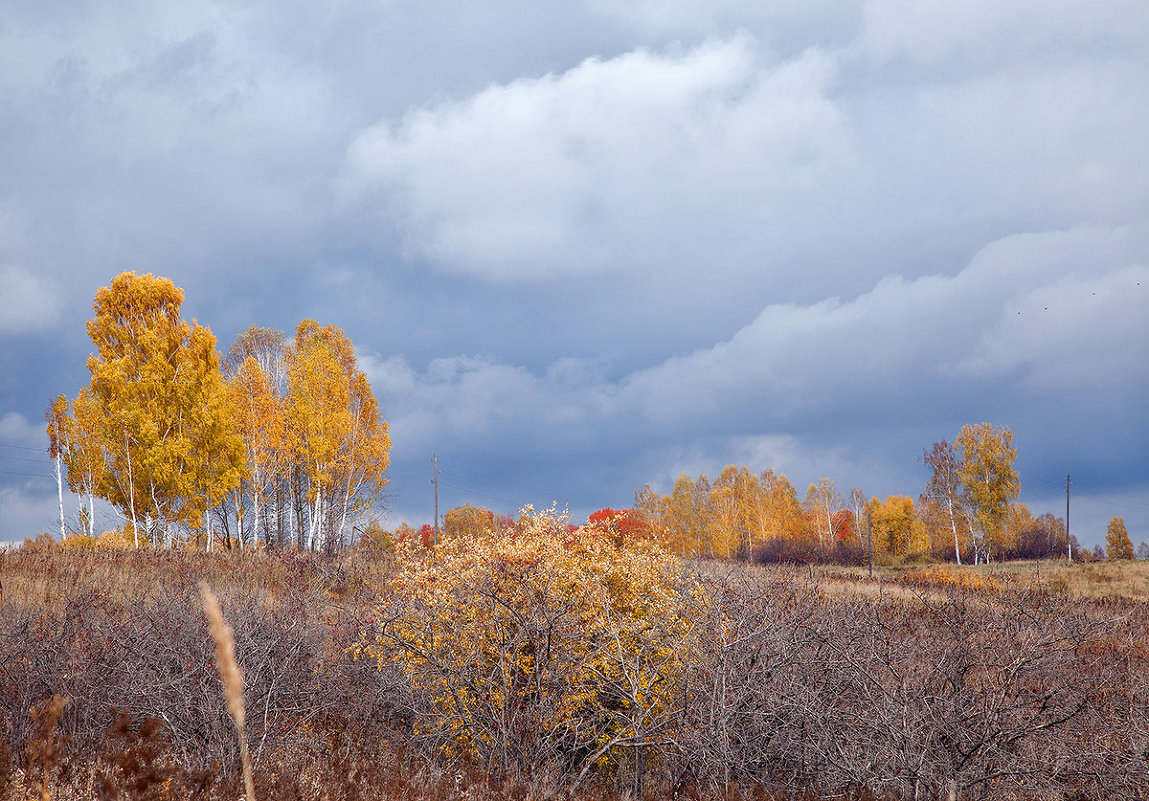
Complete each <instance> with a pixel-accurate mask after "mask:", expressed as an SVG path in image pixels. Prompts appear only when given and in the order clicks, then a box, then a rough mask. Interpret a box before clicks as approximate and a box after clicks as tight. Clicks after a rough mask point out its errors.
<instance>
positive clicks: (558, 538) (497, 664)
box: [361, 508, 697, 797]
mask: <svg viewBox="0 0 1149 801" xmlns="http://www.w3.org/2000/svg"><path fill="white" fill-rule="evenodd" d="M401 547H402V546H401ZM403 556H404V557H405V558H403V559H402V560H401V564H402V569H401V571H400V572H399V574H398V575H397V576H396V577H395V579H394V580H393V584H392V587H391V590H392V591H391V592H390V593H388V594H387V596H386V597H387V598H388V599H389V600H388V601H387V602H386V603H385V604H384V605H383V606H382V607H381V608H380V609H378V611H377V613H376V616H375V627H374V631H373V632H372V634H371V636H369V637H368V638H367V639H366V640H365V641H364V642H363V643H362V645H361V648H362V649H363V650H364V651H366V652H367V653H369V654H371V655H373V656H374V657H375V658H376V659H377V660H378V661H379V663H380V666H384V665H395V666H398V667H399V668H400V669H402V670H403V672H404V673H405V674H406V675H407V677H408V679H409V680H410V682H411V686H412V688H413V692H414V694H415V703H416V704H417V705H418V709H419V715H420V716H419V720H418V724H417V725H418V727H419V730H420V733H421V734H422V735H423V736H424V737H427V738H429V739H430V740H431V741H432V742H433V743H435V744H436V745H437V746H439V747H440V748H442V749H443V750H444V751H447V752H448V753H452V754H462V755H468V756H471V757H473V758H476V759H477V760H478V761H480V762H481V763H484V764H486V765H487V766H488V768H490V769H494V770H496V771H511V770H518V771H525V770H530V769H531V768H532V767H534V766H537V765H541V764H545V765H550V766H554V767H556V768H557V769H558V770H561V771H563V772H564V773H565V774H566V777H567V778H568V780H569V781H570V782H571V783H572V784H577V783H578V782H579V781H580V780H581V779H583V778H585V777H586V776H587V775H588V774H589V773H590V772H592V771H595V770H611V769H613V768H615V767H616V766H617V765H618V764H619V763H620V762H623V761H624V760H625V761H627V762H632V763H633V764H634V765H635V775H636V777H640V776H641V766H642V764H643V761H644V760H643V756H644V750H645V749H647V748H651V747H657V746H659V745H660V744H661V743H663V742H664V741H665V740H666V738H667V736H668V735H669V733H670V732H671V731H672V730H673V726H674V725H675V724H676V722H677V721H678V720H679V719H680V717H681V710H680V707H679V706H678V704H676V703H675V701H676V692H677V688H678V687H679V686H680V682H679V677H680V676H681V675H682V673H683V671H684V666H685V664H686V663H687V661H688V660H689V659H690V658H691V654H692V652H693V650H694V649H693V643H694V641H695V635H696V633H697V628H696V627H695V625H694V622H693V621H694V619H695V617H696V616H695V615H693V614H691V611H692V610H691V606H690V604H691V602H692V600H693V597H692V595H691V593H690V589H691V588H684V587H683V586H682V579H681V576H682V569H681V565H680V563H679V562H678V561H677V560H676V559H674V558H673V557H671V556H669V555H668V554H666V553H665V552H664V551H663V550H662V549H661V548H659V547H658V546H657V545H656V544H653V543H650V542H637V543H636V542H625V541H624V542H621V543H620V542H619V541H618V540H617V539H616V537H615V536H614V534H613V532H611V531H610V530H609V528H604V527H602V526H599V525H597V524H588V525H586V526H583V527H581V528H579V529H578V530H577V531H573V532H572V531H571V527H570V526H569V525H568V523H567V521H566V520H565V519H564V518H562V517H561V516H559V515H557V514H555V513H554V511H553V510H552V511H548V512H543V513H535V512H534V510H532V509H529V508H528V509H526V510H524V512H523V514H521V515H520V517H519V519H518V521H517V522H516V525H515V529H514V535H513V536H511V535H510V533H508V535H507V536H497V537H489V538H485V539H481V540H479V541H477V542H468V541H466V540H463V539H451V540H447V541H446V542H443V543H441V544H440V547H439V549H438V551H437V552H436V553H433V554H432V553H429V552H425V551H412V550H409V549H408V550H406V551H404V553H403ZM627 757H630V759H627ZM636 785H637V787H636V789H638V790H639V791H641V780H640V779H638V780H637V781H636ZM639 797H641V794H639Z"/></svg>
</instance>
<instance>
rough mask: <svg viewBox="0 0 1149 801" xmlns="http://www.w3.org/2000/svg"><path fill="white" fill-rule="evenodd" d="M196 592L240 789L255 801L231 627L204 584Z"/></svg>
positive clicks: (248, 800) (240, 681) (240, 674)
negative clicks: (235, 750)
mask: <svg viewBox="0 0 1149 801" xmlns="http://www.w3.org/2000/svg"><path fill="white" fill-rule="evenodd" d="M199 592H200V595H201V596H203V608H204V611H205V612H206V613H207V619H208V622H209V623H211V638H212V639H213V640H215V664H216V667H218V668H219V676H220V678H221V679H223V693H224V697H225V698H226V699H227V711H228V712H229V713H231V719H232V720H234V721H235V728H236V730H237V731H238V732H239V755H240V759H241V761H242V762H243V786H244V789H246V791H247V801H255V783H254V781H253V780H252V776H251V754H250V753H249V752H248V748H247V737H246V736H245V735H244V732H243V724H244V719H245V714H246V713H245V708H244V704H243V674H242V673H241V672H240V670H239V663H238V662H236V659H235V638H234V637H232V633H231V626H229V625H228V624H227V621H226V620H224V617H223V612H222V611H220V608H219V602H218V601H216V599H215V595H214V594H213V593H212V591H211V588H210V587H209V586H208V585H207V582H206V581H201V582H200V583H199Z"/></svg>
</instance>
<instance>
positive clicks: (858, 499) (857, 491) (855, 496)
mask: <svg viewBox="0 0 1149 801" xmlns="http://www.w3.org/2000/svg"><path fill="white" fill-rule="evenodd" d="M846 507H847V508H848V509H849V510H850V511H851V512H853V514H854V535H855V537H856V538H857V542H858V550H859V551H861V552H862V553H868V551H869V547H868V542H869V541H868V536H869V529H868V528H867V527H866V522H865V518H866V493H864V492H862V490H861V488H860V487H850V494H849V496H847V498H846Z"/></svg>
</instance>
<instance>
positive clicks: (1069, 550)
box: [1065, 475, 1073, 564]
mask: <svg viewBox="0 0 1149 801" xmlns="http://www.w3.org/2000/svg"><path fill="white" fill-rule="evenodd" d="M1065 553H1066V555H1067V557H1068V559H1069V563H1070V564H1073V540H1071V539H1069V476H1068V475H1066V476H1065Z"/></svg>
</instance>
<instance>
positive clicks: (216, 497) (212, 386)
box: [88, 272, 243, 545]
mask: <svg viewBox="0 0 1149 801" xmlns="http://www.w3.org/2000/svg"><path fill="white" fill-rule="evenodd" d="M182 302H183V290H181V289H179V288H178V287H176V286H175V284H173V283H172V282H171V281H170V280H168V279H166V278H159V277H154V276H152V275H151V274H147V275H143V276H137V275H136V274H135V273H130V272H128V273H122V274H121V275H119V276H117V277H116V278H115V280H113V281H112V284H111V286H108V287H103V288H101V289H100V290H99V291H98V292H97V293H96V298H95V302H94V304H93V308H94V310H95V317H93V318H92V320H90V321H89V322H88V335H89V336H90V337H91V339H92V342H93V344H94V345H95V346H96V353H95V354H93V355H92V356H90V357H89V359H88V369H89V371H90V372H91V374H92V379H91V383H90V384H89V390H88V391H89V393H90V396H91V399H92V402H93V403H94V405H95V407H96V408H97V409H98V421H99V422H98V424H99V427H100V432H99V439H100V443H101V446H102V449H103V451H104V453H105V456H106V461H105V467H106V469H105V470H104V471H103V473H102V474H101V475H100V476H99V477H98V479H97V480H98V485H97V487H96V493H95V494H97V495H99V496H101V497H103V498H105V499H106V500H107V501H109V502H110V503H111V504H112V505H113V506H116V507H117V508H119V509H120V510H122V511H123V512H124V513H125V515H126V516H127V517H129V518H131V520H132V528H133V532H134V537H135V538H136V544H137V545H138V543H139V526H138V518H139V517H141V516H142V517H143V518H144V520H145V523H146V524H147V525H148V527H149V528H152V527H154V526H161V527H162V526H163V525H165V524H172V525H174V524H175V523H177V522H179V523H184V524H186V525H189V526H193V525H197V524H198V521H199V519H200V517H201V516H202V514H203V512H204V510H205V509H206V508H208V506H210V505H214V504H216V503H219V501H220V499H222V498H223V496H224V495H225V494H226V493H227V492H228V491H230V490H231V489H232V488H233V487H234V486H235V485H236V483H237V482H238V481H239V478H240V475H241V474H242V471H243V444H242V442H241V440H240V438H239V435H238V434H237V432H236V430H235V427H234V425H233V420H232V418H231V415H230V409H229V406H228V403H227V399H226V396H225V393H224V390H223V380H222V377H221V375H220V370H219V354H218V352H217V351H216V349H215V345H216V341H215V337H214V336H213V335H212V333H211V331H209V330H208V329H207V328H206V327H204V326H200V325H198V324H197V323H196V322H195V321H194V320H193V321H192V323H191V324H190V325H189V324H188V323H187V322H185V321H184V320H183V319H182V318H181V317H180V311H179V310H180V305H181V304H182Z"/></svg>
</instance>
